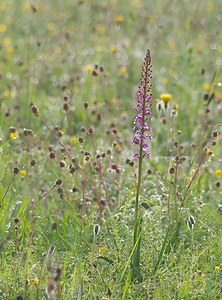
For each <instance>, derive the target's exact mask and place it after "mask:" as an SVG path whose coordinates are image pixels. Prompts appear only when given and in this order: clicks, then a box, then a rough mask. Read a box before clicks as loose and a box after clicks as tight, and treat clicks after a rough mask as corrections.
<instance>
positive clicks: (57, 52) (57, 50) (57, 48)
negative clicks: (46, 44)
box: [54, 47, 62, 54]
mask: <svg viewBox="0 0 222 300" xmlns="http://www.w3.org/2000/svg"><path fill="white" fill-rule="evenodd" d="M61 51H62V50H61V48H60V47H56V48H55V50H54V52H55V54H60V53H61Z"/></svg>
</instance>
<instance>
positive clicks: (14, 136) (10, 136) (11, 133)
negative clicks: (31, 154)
mask: <svg viewBox="0 0 222 300" xmlns="http://www.w3.org/2000/svg"><path fill="white" fill-rule="evenodd" d="M18 136H19V133H18V131H15V132H10V134H9V138H10V139H11V140H15V139H17V137H18Z"/></svg>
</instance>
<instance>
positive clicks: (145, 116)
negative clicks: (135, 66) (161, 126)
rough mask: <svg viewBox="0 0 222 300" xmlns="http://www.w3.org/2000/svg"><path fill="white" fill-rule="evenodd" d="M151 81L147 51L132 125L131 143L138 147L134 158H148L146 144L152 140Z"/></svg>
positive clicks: (147, 145) (148, 51) (149, 57)
mask: <svg viewBox="0 0 222 300" xmlns="http://www.w3.org/2000/svg"><path fill="white" fill-rule="evenodd" d="M151 79H152V65H151V56H150V50H149V49H148V50H147V53H146V57H145V59H144V62H143V66H142V71H141V78H140V84H139V87H138V92H137V96H136V99H137V104H136V108H135V111H136V112H137V116H136V117H135V119H134V123H133V124H134V126H133V130H134V131H135V137H134V138H133V139H132V143H133V144H136V145H139V153H134V154H133V157H134V158H141V159H143V158H144V157H148V158H150V152H149V144H148V143H147V140H148V141H149V140H152V134H151V132H152V128H151V127H150V125H149V123H150V122H151V121H152V112H151V109H150V107H151V106H152V93H151V87H152V84H151V83H150V82H151Z"/></svg>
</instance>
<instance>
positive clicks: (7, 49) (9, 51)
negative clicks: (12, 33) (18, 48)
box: [6, 46, 14, 53]
mask: <svg viewBox="0 0 222 300" xmlns="http://www.w3.org/2000/svg"><path fill="white" fill-rule="evenodd" d="M6 51H7V52H8V53H13V52H14V48H13V47H12V46H8V47H6Z"/></svg>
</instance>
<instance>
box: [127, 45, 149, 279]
mask: <svg viewBox="0 0 222 300" xmlns="http://www.w3.org/2000/svg"><path fill="white" fill-rule="evenodd" d="M151 78H152V66H151V56H150V51H149V49H148V50H147V54H146V57H145V59H144V63H143V66H142V72H141V78H140V85H139V88H138V93H137V105H136V109H135V110H136V111H137V112H138V115H137V116H136V118H135V120H134V127H133V130H134V131H135V137H134V138H133V140H132V143H133V144H136V145H138V146H139V151H138V153H134V154H133V157H134V158H138V160H139V162H138V176H137V188H136V202H135V224H134V235H133V251H132V259H131V268H132V277H131V279H132V281H133V282H135V281H137V282H141V281H142V275H141V272H140V246H141V235H142V227H141V220H142V216H141V213H140V212H139V196H140V190H141V183H142V166H143V159H144V158H145V157H148V158H149V157H150V153H149V152H147V151H148V150H149V145H148V143H147V142H146V140H147V139H148V140H151V139H152V135H151V134H148V133H147V132H151V131H152V128H151V127H149V126H148V125H147V122H148V121H149V122H151V121H152V117H151V116H150V115H151V114H152V113H151V111H150V107H151V106H152V103H151V101H152V94H151V93H150V91H151V84H150V81H151Z"/></svg>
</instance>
